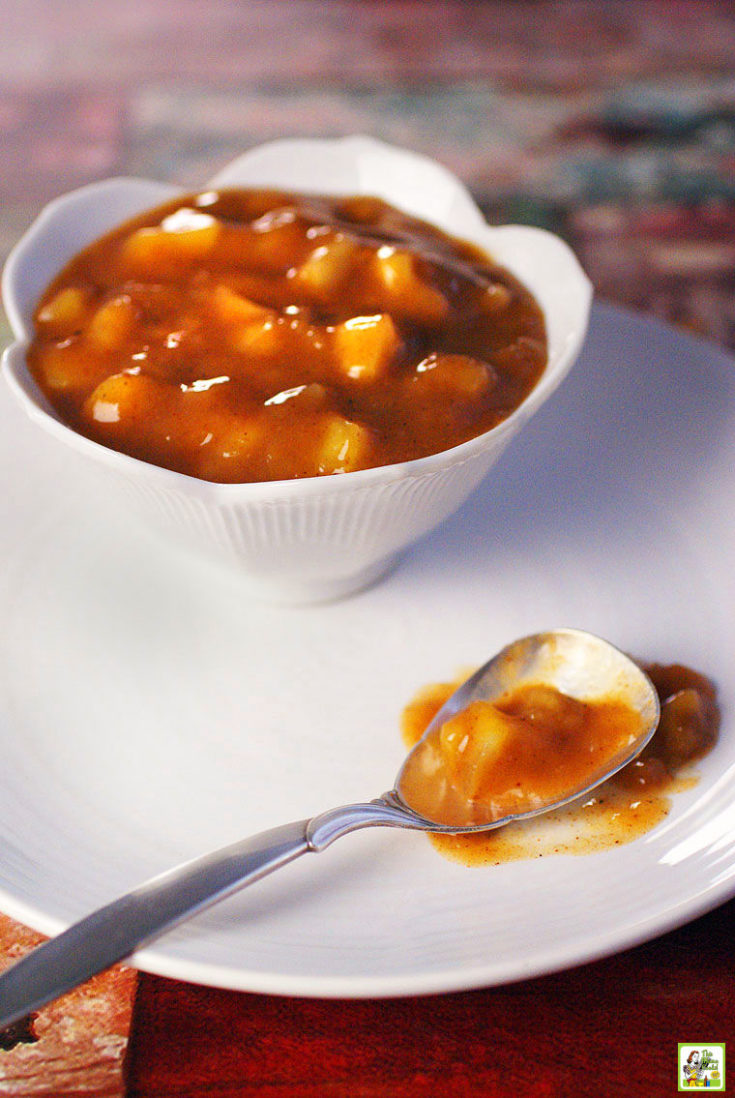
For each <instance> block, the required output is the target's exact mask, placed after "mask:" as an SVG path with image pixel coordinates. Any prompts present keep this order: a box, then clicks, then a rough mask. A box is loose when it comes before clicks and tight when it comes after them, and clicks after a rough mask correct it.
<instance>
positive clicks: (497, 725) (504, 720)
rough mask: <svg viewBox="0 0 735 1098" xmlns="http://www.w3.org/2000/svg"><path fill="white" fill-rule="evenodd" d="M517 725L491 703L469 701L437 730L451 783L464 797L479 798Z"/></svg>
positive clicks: (469, 798) (515, 720)
mask: <svg viewBox="0 0 735 1098" xmlns="http://www.w3.org/2000/svg"><path fill="white" fill-rule="evenodd" d="M518 724H519V719H518V718H517V717H511V716H508V715H506V714H505V713H501V712H500V711H499V710H498V709H496V707H495V706H494V705H492V704H491V703H490V702H485V701H475V702H471V703H470V705H468V706H467V708H466V709H463V710H461V711H460V712H459V713H457V714H456V715H455V716H454V717H451V718H450V719H449V720H448V721H447V722H446V723H445V724H444V725H442V728H441V730H440V732H439V748H440V751H441V755H442V758H443V760H444V762H445V764H446V767H447V770H448V772H449V774H450V777H451V781H452V784H453V785H454V786H455V788H456V789H457V790H458V792H460V793H461V794H462V796H463V797H465V798H466V799H467V800H477V799H478V798H481V797H482V793H483V788H484V787H485V785H486V784H487V781H488V777H489V775H490V773H491V771H492V768H493V766H494V765H495V763H496V761H497V760H498V759H499V758H500V756H501V754H502V753H503V751H504V749H505V747H506V745H507V743H508V740H509V739H510V738H511V737H512V736H513V735H514V733H515V731H516V728H517V726H518Z"/></svg>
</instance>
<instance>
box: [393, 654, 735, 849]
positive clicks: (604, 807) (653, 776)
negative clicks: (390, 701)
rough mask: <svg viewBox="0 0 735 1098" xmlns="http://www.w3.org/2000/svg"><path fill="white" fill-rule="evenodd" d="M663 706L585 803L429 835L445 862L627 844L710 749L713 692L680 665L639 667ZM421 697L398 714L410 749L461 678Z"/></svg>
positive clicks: (715, 718)
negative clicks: (475, 829)
mask: <svg viewBox="0 0 735 1098" xmlns="http://www.w3.org/2000/svg"><path fill="white" fill-rule="evenodd" d="M642 666H644V670H645V671H646V672H647V673H648V674H649V675H650V677H651V679H652V680H653V683H654V685H655V687H656V690H657V693H658V695H659V699H660V701H661V720H660V722H659V726H658V729H657V731H656V733H655V734H654V736H653V738H652V740H651V741H650V743H649V744H648V746H647V747H646V748H645V749H644V751H643V752H642V754H641V755H640V756H638V758H637V759H636V760H634V761H633V762H632V763H630V764H629V765H628V766H626V767H625V768H623V770H621V771H619V772H618V773H617V774H616V775H614V777H612V778H610V779H608V781H606V782H605V783H604V784H603V785H601V786H599V787H598V788H597V789H596V790H594V792H593V793H592V794H591V795H590V796H588V797H586V798H585V799H583V800H577V801H575V802H573V803H572V804H570V805H568V806H566V807H565V808H562V809H558V810H556V811H554V812H549V813H546V814H544V816H543V817H539V818H537V819H530V820H527V821H519V822H516V823H511V824H508V825H506V826H503V827H500V828H498V829H497V830H494V831H489V832H486V833H484V834H482V833H478V834H475V835H472V834H470V835H432V836H431V841H432V842H433V844H434V845H435V846H436V848H437V849H438V850H439V851H440V853H442V854H444V855H445V856H447V857H449V858H451V859H453V860H455V861H459V862H462V863H464V864H466V865H495V864H499V863H501V862H508V861H516V860H520V859H525V858H534V857H541V856H543V855H549V854H560V853H565V854H587V853H592V852H594V851H599V850H606V849H609V848H611V847H613V846H617V845H621V844H623V843H627V842H631V841H632V840H633V839H636V838H638V837H639V836H640V835H643V834H645V833H646V832H647V831H650V830H651V828H653V827H655V826H656V824H658V823H660V822H661V820H663V819H664V818H665V816H666V815H667V813H668V811H669V808H670V804H671V802H670V797H671V795H672V794H674V793H676V792H678V791H680V790H682V789H686V788H690V787H691V785H692V784H694V782H695V781H696V777H695V776H694V774H693V772H692V770H691V768H690V764H691V763H692V762H694V761H695V760H696V759H698V758H701V757H702V756H704V755H705V754H707V752H708V751H710V750H711V748H712V747H713V746H714V744H715V742H716V740H717V735H718V731H719V709H718V706H717V699H716V693H715V689H714V686H713V685H712V683H711V682H710V681H709V679H707V678H706V677H705V676H703V675H701V674H699V673H698V672H696V671H692V670H691V669H689V668H686V667H682V666H680V665H668V666H665V665H660V664H649V665H642ZM466 677H467V676H466V675H462V676H460V677H459V678H458V679H457V681H456V682H451V683H437V684H435V685H433V686H430V687H427V688H426V689H425V690H422V691H421V692H420V693H419V694H418V695H417V696H416V697H415V698H414V700H413V701H412V702H411V703H409V705H408V706H407V707H406V709H405V710H404V713H403V720H402V732H403V737H404V740H405V742H406V744H407V746H409V747H412V746H413V745H414V744H415V743H416V742H417V741H418V740H419V739H420V738H421V736H422V735H423V731H424V729H425V728H426V726H427V725H428V723H429V722H430V721H431V720H432V719H433V717H434V715H435V714H436V713H437V712H438V710H439V709H440V708H441V706H442V705H443V704H444V702H445V701H446V700H447V699H448V698H449V697H450V695H451V694H452V693H453V692H454V690H455V689H456V688H457V686H458V685H459V684H460V683H461V682H462V681H463V680H464V679H465V678H466Z"/></svg>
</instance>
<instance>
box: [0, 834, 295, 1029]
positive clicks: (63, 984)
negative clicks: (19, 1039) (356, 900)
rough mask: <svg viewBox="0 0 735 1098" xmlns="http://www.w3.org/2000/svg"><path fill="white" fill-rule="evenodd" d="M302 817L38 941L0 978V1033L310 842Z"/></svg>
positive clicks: (159, 879)
mask: <svg viewBox="0 0 735 1098" xmlns="http://www.w3.org/2000/svg"><path fill="white" fill-rule="evenodd" d="M308 824H309V821H308V820H301V821H299V822H297V823H290V824H285V825H283V826H282V827H276V828H274V829H273V830H271V831H263V832H261V833H260V834H259V835H254V836H252V837H251V838H248V839H243V840H242V841H240V842H237V843H233V844H232V845H231V846H227V847H224V848H223V849H222V850H218V851H216V852H215V853H213V854H207V855H205V856H204V857H201V858H197V859H195V860H194V861H190V862H186V863H185V864H184V865H181V866H178V867H177V868H175V869H171V870H169V871H168V872H166V873H162V874H161V875H160V876H158V877H154V878H153V879H152V880H150V881H148V882H146V883H145V884H143V885H141V886H140V887H139V888H136V889H135V890H134V891H132V892H128V893H127V894H126V895H125V896H121V897H120V898H119V899H117V900H113V901H112V903H109V904H107V906H106V907H102V908H100V909H99V910H98V911H95V912H93V913H92V914H91V915H88V916H87V917H86V918H85V919H82V920H81V922H78V923H75V924H74V925H73V926H70V927H69V929H68V930H65V931H63V933H61V934H59V935H58V936H57V937H56V938H52V939H51V940H50V941H48V942H45V943H44V944H43V945H41V946H39V947H38V948H37V949H35V950H33V952H31V953H29V954H28V955H27V956H26V957H24V958H23V959H22V960H20V961H18V962H16V964H14V965H13V966H12V967H11V968H9V969H7V970H6V971H5V972H4V973H3V974H2V975H0V1030H2V1029H5V1028H6V1027H7V1026H9V1025H12V1024H13V1023H14V1022H17V1021H19V1020H20V1019H21V1018H24V1017H25V1016H26V1015H27V1014H29V1013H30V1012H31V1011H33V1010H37V1009H38V1008H39V1007H41V1006H43V1005H44V1003H48V1002H50V1001H51V1000H52V999H56V998H58V997H59V996H60V995H63V994H64V993H65V992H66V991H71V989H72V988H74V987H77V986H78V985H79V984H82V983H84V982H85V980H88V979H90V977H92V976H94V975H96V974H97V973H98V972H102V971H103V970H104V969H106V968H109V967H110V966H111V965H113V964H116V963H117V962H118V961H122V960H123V959H124V958H125V957H129V956H130V954H131V953H133V952H134V951H135V950H136V949H138V948H139V947H140V946H143V945H145V944H146V943H147V942H150V941H151V940H152V939H153V938H156V937H157V936H158V935H159V934H161V933H162V932H163V931H164V930H167V929H169V928H170V927H172V926H175V925H176V924H177V923H180V922H182V921H183V920H184V919H185V918H188V917H189V916H191V915H194V914H195V913H196V912H198V911H201V910H202V909H203V908H205V907H208V906H209V905H210V904H212V903H215V902H216V901H217V900H221V899H224V897H225V896H228V895H230V894H231V893H233V892H235V891H237V890H238V889H240V888H242V887H244V886H245V885H248V884H251V883H252V882H253V881H257V880H258V879H259V878H260V877H264V876H266V874H268V873H271V872H272V871H273V870H274V869H279V868H280V867H281V866H282V865H286V864H287V863H288V862H291V861H293V860H294V859H295V858H298V857H299V856H300V855H301V854H305V853H306V852H307V850H313V849H314V847H313V846H312V845H311V843H310V842H309V840H308V839H307V835H306V831H307V826H308Z"/></svg>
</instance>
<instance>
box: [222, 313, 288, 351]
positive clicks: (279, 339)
mask: <svg viewBox="0 0 735 1098" xmlns="http://www.w3.org/2000/svg"><path fill="white" fill-rule="evenodd" d="M230 346H231V347H232V348H233V350H235V351H242V352H243V354H248V355H256V356H263V357H265V358H270V357H271V356H272V355H276V354H279V353H281V352H283V351H285V349H286V330H285V328H284V326H283V325H281V324H279V323H278V322H277V321H276V320H270V319H267V320H261V321H256V322H255V323H250V324H243V325H242V326H241V327H238V328H233V329H232V331H231V333H230Z"/></svg>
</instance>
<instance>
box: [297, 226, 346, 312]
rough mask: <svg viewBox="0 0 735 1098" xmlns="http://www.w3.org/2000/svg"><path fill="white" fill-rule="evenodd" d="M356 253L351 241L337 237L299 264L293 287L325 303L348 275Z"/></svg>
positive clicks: (321, 245)
mask: <svg viewBox="0 0 735 1098" xmlns="http://www.w3.org/2000/svg"><path fill="white" fill-rule="evenodd" d="M358 250H359V248H358V245H357V244H356V243H355V241H354V240H351V239H350V238H349V237H347V236H344V235H343V234H342V233H336V234H335V235H334V236H333V237H332V238H331V239H330V240H328V241H327V242H326V243H324V244H320V245H319V247H318V248H315V249H314V251H313V252H312V253H311V255H310V256H309V257H308V258H307V259H306V260H305V261H304V262H303V263H302V264H301V266H300V267H299V268H298V270H297V271H296V273H295V274H294V276H293V281H294V283H295V285H296V286H298V287H299V289H301V290H304V291H305V292H306V293H307V294H309V295H310V296H311V297H314V298H315V299H316V300H317V301H322V300H324V299H326V298H327V297H329V295H330V294H333V293H334V292H335V291H336V290H337V289H338V288H339V286H340V285H341V284H342V282H343V281H344V280H345V279H346V278H347V276H348V275H349V273H350V271H351V269H352V266H353V264H354V262H355V259H356V258H357V254H358Z"/></svg>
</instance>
